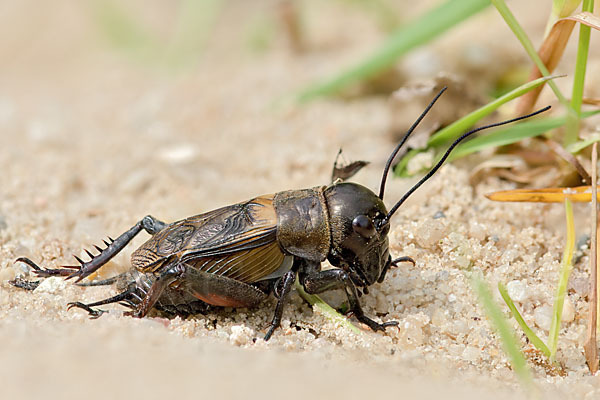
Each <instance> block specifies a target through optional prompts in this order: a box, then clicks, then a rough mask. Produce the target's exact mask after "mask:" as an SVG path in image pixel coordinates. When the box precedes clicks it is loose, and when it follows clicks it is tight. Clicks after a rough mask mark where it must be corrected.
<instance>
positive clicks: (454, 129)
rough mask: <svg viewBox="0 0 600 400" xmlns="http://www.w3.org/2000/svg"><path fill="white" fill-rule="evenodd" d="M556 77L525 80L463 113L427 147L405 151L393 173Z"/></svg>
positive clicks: (432, 138)
mask: <svg viewBox="0 0 600 400" xmlns="http://www.w3.org/2000/svg"><path fill="white" fill-rule="evenodd" d="M554 78H557V76H550V77H543V78H539V79H536V80H534V81H531V82H527V83H525V84H523V85H521V86H519V87H518V88H516V89H514V90H511V91H510V92H508V93H506V94H505V95H503V96H500V97H498V98H497V99H495V100H493V101H491V102H489V103H488V104H486V105H484V106H482V107H480V108H478V109H477V110H475V111H473V112H471V113H470V114H468V115H465V116H464V117H462V118H461V119H459V120H457V121H455V122H454V123H452V124H450V125H448V126H447V127H445V128H444V129H442V130H440V131H439V132H437V133H436V134H434V135H433V136H431V137H430V138H429V140H428V142H427V147H426V148H424V149H413V150H410V151H409V152H408V153H406V154H405V155H404V156H403V157H402V159H400V161H399V162H398V165H397V166H396V167H395V168H394V174H395V175H398V176H406V175H407V173H406V166H407V164H408V162H409V161H410V160H411V159H412V158H413V157H414V156H415V155H416V154H418V153H420V152H422V151H426V150H428V149H429V148H431V147H439V146H441V145H443V144H446V143H448V142H450V141H452V140H456V139H457V138H458V137H459V136H460V135H462V134H463V133H465V132H466V131H467V130H468V129H469V128H471V127H472V126H473V125H475V124H476V123H477V121H479V120H480V119H482V118H484V117H485V116H487V115H489V114H491V113H492V112H494V111H495V110H497V109H498V108H499V107H500V106H501V105H503V104H505V103H507V102H509V101H510V100H513V99H515V98H517V97H519V96H521V95H523V94H524V93H527V92H528V91H530V90H532V89H534V88H536V87H537V86H539V85H541V84H543V83H544V82H546V81H548V80H551V79H554Z"/></svg>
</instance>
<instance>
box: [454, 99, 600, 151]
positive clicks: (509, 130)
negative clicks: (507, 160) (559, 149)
mask: <svg viewBox="0 0 600 400" xmlns="http://www.w3.org/2000/svg"><path fill="white" fill-rule="evenodd" d="M598 113H600V110H594V111H590V112H586V113H583V114H582V117H583V118H587V117H590V116H592V115H596V114H598ZM566 121H567V117H566V116H562V117H552V118H540V119H538V120H535V121H527V122H522V123H520V124H516V125H512V126H509V127H505V128H500V129H497V130H495V131H494V132H491V133H488V134H486V135H482V136H478V137H476V138H474V139H471V140H469V141H468V142H466V143H464V144H461V145H459V146H458V147H457V148H456V149H455V150H454V152H453V153H452V154H451V155H450V157H449V158H448V161H452V160H456V159H458V158H461V157H464V156H467V155H469V154H472V153H475V152H478V151H481V150H484V149H487V148H490V147H498V146H506V145H508V144H512V143H516V142H519V141H521V140H523V139H526V138H530V137H534V136H539V135H541V134H543V133H545V132H548V131H549V130H552V129H556V128H559V127H561V126H563V125H564V124H565V123H566ZM599 140H600V138H599V137H596V138H595V140H594V138H590V139H588V140H586V141H581V142H577V144H578V146H577V147H575V146H574V147H572V148H571V147H569V148H568V149H567V150H569V151H571V152H572V153H576V152H577V151H579V150H581V149H583V148H585V147H587V146H589V145H590V144H592V143H593V142H595V141H599Z"/></svg>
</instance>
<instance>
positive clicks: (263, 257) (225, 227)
mask: <svg viewBox="0 0 600 400" xmlns="http://www.w3.org/2000/svg"><path fill="white" fill-rule="evenodd" d="M273 197H274V196H273V195H264V196H260V197H256V198H254V199H252V200H250V201H247V202H244V203H239V204H234V205H231V206H227V207H222V208H219V209H217V210H214V211H210V212H208V213H205V214H199V215H195V216H193V217H189V218H186V219H184V220H181V221H178V222H175V223H173V224H171V225H169V226H167V227H166V228H165V229H163V230H162V231H160V232H158V233H157V234H155V235H154V236H153V237H152V238H150V240H148V241H147V242H146V243H144V244H143V245H142V246H141V247H140V248H139V249H138V250H136V251H135V252H134V253H133V254H132V256H131V261H132V265H133V267H134V268H136V269H138V270H139V271H142V272H150V271H156V270H158V269H159V268H160V266H161V265H162V264H163V261H164V260H165V259H166V258H168V257H170V256H177V257H178V258H179V259H181V260H182V261H184V262H186V263H188V264H190V265H194V266H196V267H197V268H201V270H202V271H206V272H210V273H215V274H218V275H222V276H227V277H231V278H233V279H236V280H240V281H242V282H255V281H256V280H258V279H260V278H261V277H264V276H267V275H269V274H270V273H272V272H274V271H276V270H277V268H278V267H279V265H281V263H282V262H283V258H284V254H283V253H282V252H281V249H280V248H279V246H278V244H277V243H276V230H277V215H276V213H275V208H274V207H273Z"/></svg>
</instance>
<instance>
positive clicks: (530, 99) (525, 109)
mask: <svg viewBox="0 0 600 400" xmlns="http://www.w3.org/2000/svg"><path fill="white" fill-rule="evenodd" d="M574 26H575V22H572V21H559V22H557V23H556V24H555V25H554V27H553V28H552V30H551V31H550V34H549V35H548V36H547V37H546V39H545V40H544V43H542V46H541V47H540V49H539V50H538V55H539V56H540V59H541V60H542V62H543V63H544V65H546V68H548V72H550V73H551V72H552V71H554V68H556V65H557V64H558V62H559V61H560V59H561V58H562V55H563V52H564V50H565V47H566V46H567V42H568V40H569V37H571V32H572V31H573V27H574ZM541 76H542V73H541V72H540V70H539V68H538V67H536V66H535V65H534V66H533V68H532V70H531V72H530V73H529V78H528V80H529V81H533V80H535V79H538V78H540V77H541ZM543 88H544V86H539V87H537V88H535V89H533V90H532V91H531V92H529V93H527V94H524V95H523V96H522V97H521V98H520V99H519V103H518V104H517V110H516V114H517V115H521V114H527V113H529V112H530V111H531V110H533V107H534V106H535V103H536V101H537V99H538V97H539V95H540V93H541V92H542V89H543Z"/></svg>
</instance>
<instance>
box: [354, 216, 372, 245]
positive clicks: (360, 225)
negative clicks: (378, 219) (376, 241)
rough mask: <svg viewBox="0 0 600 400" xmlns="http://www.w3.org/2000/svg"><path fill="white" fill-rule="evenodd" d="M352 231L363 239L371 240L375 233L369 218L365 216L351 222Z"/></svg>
mask: <svg viewBox="0 0 600 400" xmlns="http://www.w3.org/2000/svg"><path fill="white" fill-rule="evenodd" d="M352 229H354V232H356V233H358V234H359V235H360V236H362V237H364V238H367V239H369V238H372V237H373V236H375V233H376V232H377V231H376V230H375V225H374V224H373V221H372V220H371V218H369V217H367V216H366V215H359V216H358V217H356V218H354V220H353V221H352Z"/></svg>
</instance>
